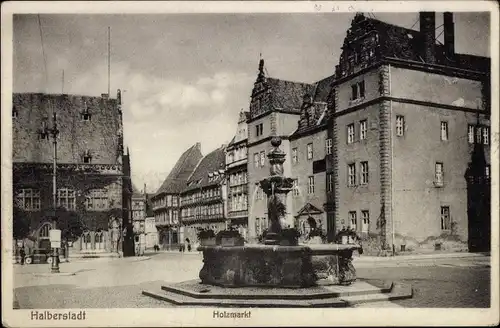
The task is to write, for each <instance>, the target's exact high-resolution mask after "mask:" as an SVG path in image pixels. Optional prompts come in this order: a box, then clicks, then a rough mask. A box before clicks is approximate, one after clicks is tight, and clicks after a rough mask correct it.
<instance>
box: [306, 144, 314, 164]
mask: <svg viewBox="0 0 500 328" xmlns="http://www.w3.org/2000/svg"><path fill="white" fill-rule="evenodd" d="M307 159H309V160H310V159H313V144H312V143H310V144H307Z"/></svg>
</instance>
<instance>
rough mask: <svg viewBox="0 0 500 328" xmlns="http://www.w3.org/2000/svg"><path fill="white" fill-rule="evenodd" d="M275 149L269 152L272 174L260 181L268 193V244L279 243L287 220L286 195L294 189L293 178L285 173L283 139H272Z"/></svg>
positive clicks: (265, 241)
mask: <svg viewBox="0 0 500 328" xmlns="http://www.w3.org/2000/svg"><path fill="white" fill-rule="evenodd" d="M271 145H272V146H273V149H271V151H270V152H269V153H268V154H267V158H268V159H269V163H270V169H269V170H270V176H269V177H268V178H265V179H263V180H262V181H260V187H261V188H262V190H263V191H264V193H265V194H266V195H267V213H268V218H269V223H270V225H269V229H268V232H267V235H266V238H265V240H264V243H265V244H266V245H279V244H280V233H281V230H282V229H283V228H284V223H285V221H286V218H285V217H286V197H287V194H288V193H289V192H290V191H291V190H292V187H293V179H291V178H286V177H284V175H283V171H284V170H283V163H284V162H285V157H286V153H285V152H284V151H283V150H281V149H280V148H279V147H280V145H281V139H280V138H279V137H274V138H272V139H271Z"/></svg>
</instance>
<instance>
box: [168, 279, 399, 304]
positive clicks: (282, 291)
mask: <svg viewBox="0 0 500 328" xmlns="http://www.w3.org/2000/svg"><path fill="white" fill-rule="evenodd" d="M161 289H162V290H164V291H166V292H172V293H176V294H180V295H184V296H188V297H192V298H198V299H248V298H251V299H273V300H275V299H286V300H308V299H326V298H335V297H344V296H355V295H364V294H380V293H388V292H390V291H391V286H387V287H384V288H379V287H375V286H373V285H370V284H368V283H366V282H361V281H360V282H356V283H355V284H353V285H351V286H335V285H329V286H316V287H310V288H266V287H264V288H259V287H245V288H224V287H218V286H210V285H203V284H200V283H199V281H198V280H192V281H186V282H182V283H178V284H173V285H167V286H162V287H161Z"/></svg>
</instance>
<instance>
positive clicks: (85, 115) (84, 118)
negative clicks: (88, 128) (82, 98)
mask: <svg viewBox="0 0 500 328" xmlns="http://www.w3.org/2000/svg"><path fill="white" fill-rule="evenodd" d="M90 117H91V116H90V113H83V114H82V120H84V121H90Z"/></svg>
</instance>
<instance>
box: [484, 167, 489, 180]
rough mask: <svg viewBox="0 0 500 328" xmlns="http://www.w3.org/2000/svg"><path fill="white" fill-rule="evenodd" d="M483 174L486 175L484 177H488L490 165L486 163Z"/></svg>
mask: <svg viewBox="0 0 500 328" xmlns="http://www.w3.org/2000/svg"><path fill="white" fill-rule="evenodd" d="M484 176H485V177H486V179H489V178H490V165H486V167H485V168H484Z"/></svg>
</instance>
